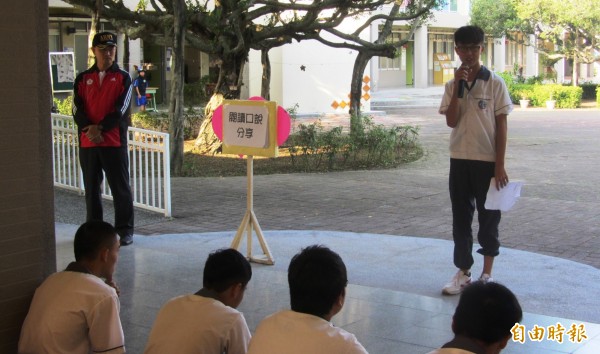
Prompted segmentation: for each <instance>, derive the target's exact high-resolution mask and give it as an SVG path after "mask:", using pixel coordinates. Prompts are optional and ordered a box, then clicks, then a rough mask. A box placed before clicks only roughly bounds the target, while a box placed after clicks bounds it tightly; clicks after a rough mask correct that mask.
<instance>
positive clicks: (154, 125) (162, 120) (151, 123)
mask: <svg viewBox="0 0 600 354" xmlns="http://www.w3.org/2000/svg"><path fill="white" fill-rule="evenodd" d="M203 120H204V116H203V115H202V114H201V113H200V112H198V111H196V110H195V109H194V108H193V107H191V106H190V107H188V108H187V109H186V111H185V112H184V113H183V137H184V139H193V138H196V136H197V135H198V131H199V130H200V125H201V124H202V121H203ZM169 123H170V122H169V115H168V113H167V112H151V111H143V112H142V111H140V112H135V113H133V114H132V115H131V125H132V126H134V127H136V128H141V129H148V130H155V131H159V132H168V131H169Z"/></svg>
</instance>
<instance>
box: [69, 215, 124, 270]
mask: <svg viewBox="0 0 600 354" xmlns="http://www.w3.org/2000/svg"><path fill="white" fill-rule="evenodd" d="M116 235H117V231H116V230H115V228H114V227H113V226H112V225H111V224H109V223H107V222H105V221H101V220H90V221H86V222H85V223H83V224H82V225H81V226H79V228H78V229H77V232H75V241H73V250H74V252H75V260H76V261H80V260H82V259H87V260H93V259H95V258H96V256H97V255H98V252H99V251H101V250H102V249H103V248H110V247H112V245H113V244H114V243H115V242H118V239H117V238H116Z"/></svg>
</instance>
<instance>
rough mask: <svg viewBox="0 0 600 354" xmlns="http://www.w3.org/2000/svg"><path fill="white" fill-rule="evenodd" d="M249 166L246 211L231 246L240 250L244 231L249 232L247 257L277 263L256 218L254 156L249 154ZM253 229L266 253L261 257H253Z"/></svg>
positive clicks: (259, 261)
mask: <svg viewBox="0 0 600 354" xmlns="http://www.w3.org/2000/svg"><path fill="white" fill-rule="evenodd" d="M246 166H247V179H248V181H247V197H246V213H245V214H244V217H243V218H242V223H241V224H240V227H238V229H237V232H236V234H235V237H234V238H233V241H232V242H231V248H235V249H236V250H239V247H240V242H241V241H242V235H243V234H244V231H246V233H247V236H248V237H247V240H248V241H247V251H246V257H247V258H248V260H249V261H250V262H255V263H261V264H268V265H273V264H275V260H273V256H271V250H269V245H267V241H266V240H265V237H264V235H263V233H262V230H261V229H260V225H259V224H258V219H256V215H255V214H254V201H253V198H254V192H253V189H254V183H253V182H254V157H253V156H251V155H249V156H248V158H247V161H246ZM252 230H254V232H256V238H258V242H259V243H260V247H261V248H262V251H263V253H264V255H263V256H261V257H253V256H252Z"/></svg>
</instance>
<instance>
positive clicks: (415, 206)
mask: <svg viewBox="0 0 600 354" xmlns="http://www.w3.org/2000/svg"><path fill="white" fill-rule="evenodd" d="M431 102H433V100H431ZM386 109H387V110H388V114H387V115H380V114H378V115H375V121H376V122H380V123H382V124H411V125H416V126H419V127H420V129H421V130H420V141H421V143H422V144H423V146H424V148H425V150H426V156H425V157H424V158H422V159H421V160H419V161H416V162H414V163H411V164H408V165H406V166H403V167H400V168H397V169H393V170H376V171H351V172H339V173H327V174H288V175H270V176H255V191H254V197H255V202H254V206H255V212H256V215H257V217H258V220H259V222H260V224H261V226H262V228H263V229H264V230H335V231H352V232H368V233H377V234H390V235H405V236H415V237H428V238H438V239H445V240H450V239H451V227H450V223H451V213H450V202H449V197H448V191H447V173H448V152H447V144H448V134H449V129H448V128H446V127H445V125H444V121H443V118H442V117H441V116H440V115H438V114H437V113H436V109H435V108H433V107H418V108H414V107H397V108H393V109H391V108H389V107H388V108H386ZM323 119H324V123H325V124H326V125H327V124H331V125H342V124H345V122H346V118H344V117H340V116H330V117H324V118H323ZM304 120H305V121H307V120H308V118H304ZM599 137H600V111H599V110H597V109H585V110H581V109H580V110H554V111H549V110H546V109H526V110H521V109H515V111H514V112H513V114H511V115H510V121H509V143H508V145H509V146H508V151H507V161H506V164H507V170H508V173H509V177H510V178H511V179H513V180H522V181H524V182H525V186H524V188H523V191H522V197H521V199H520V200H519V201H518V202H517V204H516V206H515V207H514V209H513V210H511V211H509V212H506V213H504V214H503V219H502V222H501V230H500V232H501V241H502V244H503V246H504V247H509V248H514V249H518V250H525V251H531V252H537V253H541V254H545V255H550V256H556V257H561V258H565V259H569V260H574V261H577V262H581V263H585V264H589V265H592V266H594V267H596V268H600V221H599V218H598V217H599V214H600V211H599V210H600V205H599V204H600V201H599V197H600V183H598V181H599V179H598V177H597V176H598V175H599V174H600V161H599V159H600V157H599V156H600V143H599V142H598V139H599ZM240 163H245V162H243V161H240ZM172 196H173V203H172V210H173V218H172V219H169V220H167V219H165V218H162V217H161V216H160V215H156V214H153V213H147V212H142V211H139V212H137V213H136V218H137V223H136V224H137V225H136V233H137V234H140V235H153V234H169V233H186V232H209V231H224V230H235V229H237V227H238V225H239V223H240V221H241V218H242V216H243V210H244V208H245V200H246V178H245V177H230V178H218V177H215V178H173V179H172ZM82 208H84V204H83V200H82V198H80V197H78V196H76V195H74V194H72V193H69V192H64V191H59V190H57V191H56V219H57V221H59V222H65V223H72V224H77V223H79V222H81V221H83V220H82V217H83V213H81V212H80V211H79V210H81V209H82ZM106 208H107V211H106V214H107V215H109V216H110V215H111V214H112V210H110V208H111V206H110V205H107V207H106ZM475 230H476V228H475Z"/></svg>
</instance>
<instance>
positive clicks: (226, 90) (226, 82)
mask: <svg viewBox="0 0 600 354" xmlns="http://www.w3.org/2000/svg"><path fill="white" fill-rule="evenodd" d="M246 58H247V53H245V54H244V55H230V56H226V57H225V58H223V61H222V62H221V66H220V70H219V79H218V80H217V85H216V87H215V92H214V94H213V95H212V97H211V99H210V102H209V103H208V104H207V105H206V108H205V109H204V121H203V122H202V125H201V126H200V131H199V132H198V137H197V138H196V141H195V142H194V146H195V148H196V151H198V152H199V153H201V154H215V153H216V152H218V151H219V150H220V149H221V141H220V140H219V139H218V138H217V136H216V135H215V133H214V131H213V129H212V117H213V112H214V110H215V109H216V108H217V107H218V106H219V105H221V104H222V103H223V100H224V99H232V100H233V99H239V98H240V88H241V86H242V85H243V82H242V71H243V69H244V63H245V61H246Z"/></svg>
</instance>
